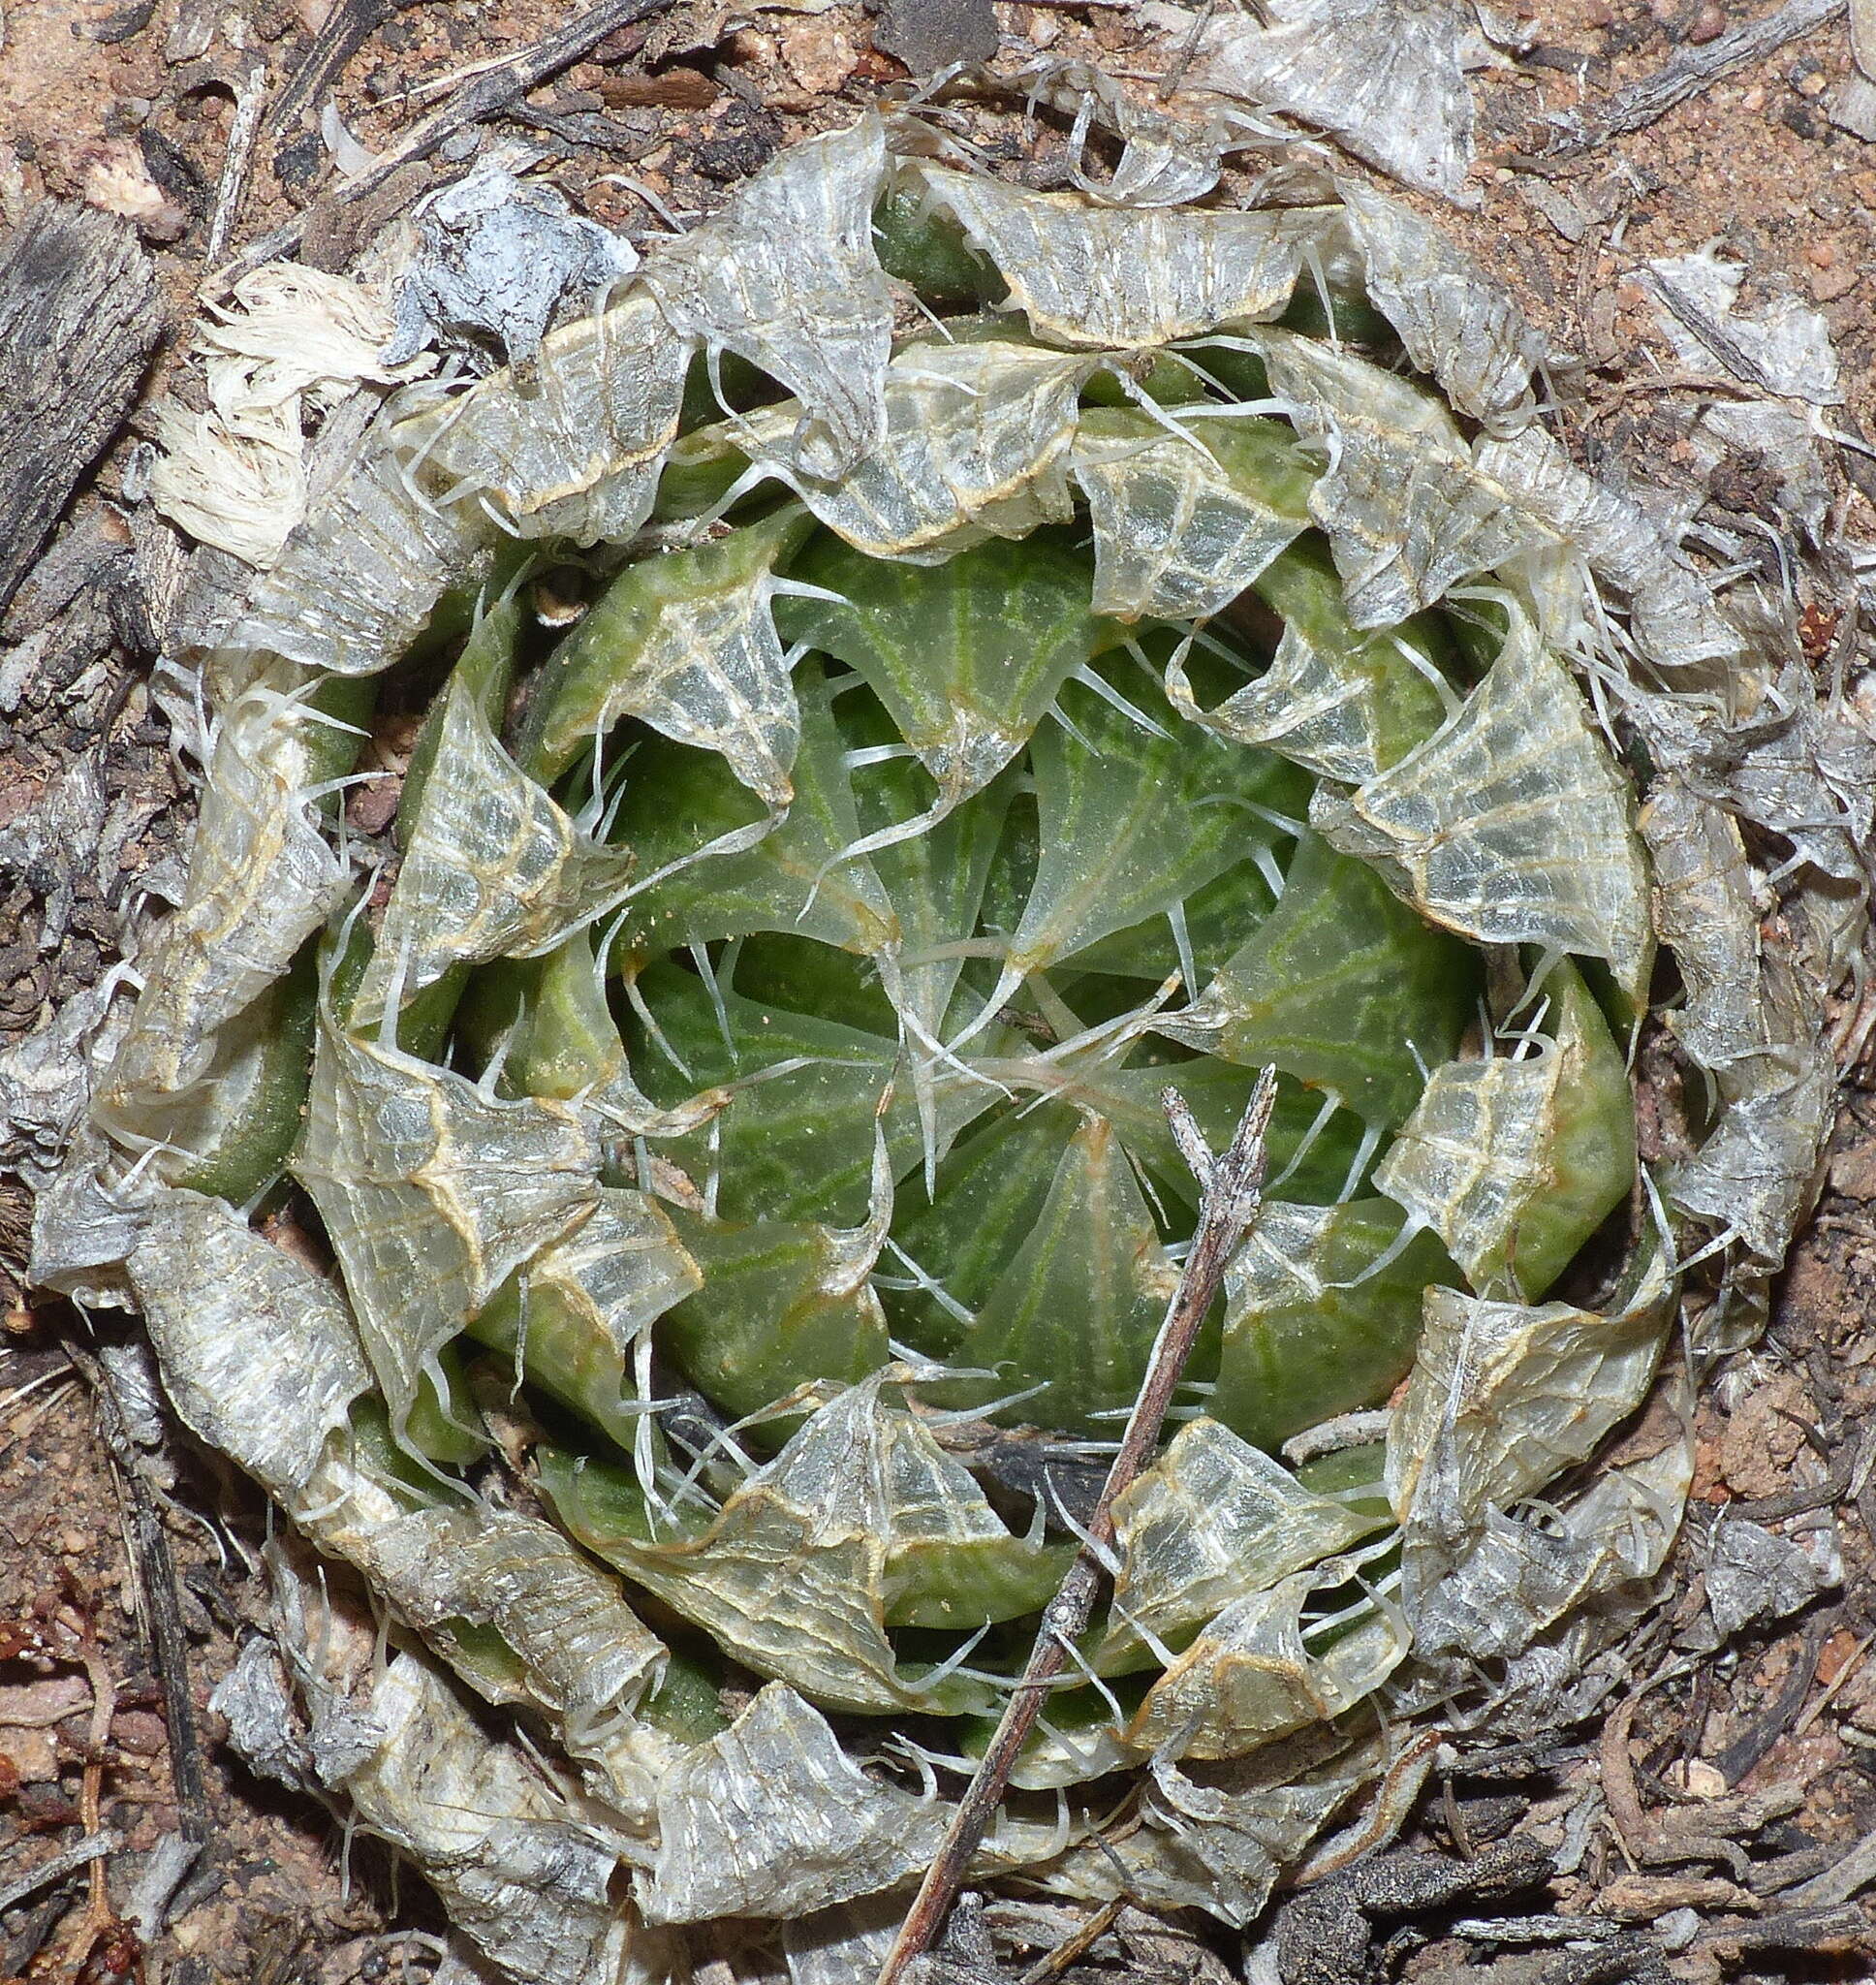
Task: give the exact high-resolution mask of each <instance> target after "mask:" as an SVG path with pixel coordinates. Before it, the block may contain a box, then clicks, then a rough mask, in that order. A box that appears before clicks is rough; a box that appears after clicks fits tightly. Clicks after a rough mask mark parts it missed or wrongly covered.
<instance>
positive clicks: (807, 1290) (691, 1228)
mask: <svg viewBox="0 0 1876 1985" xmlns="http://www.w3.org/2000/svg"><path fill="white" fill-rule="evenodd" d="M867 1127H868V1131H869V1134H870V1130H871V1123H870V1119H869V1120H868V1125H867ZM671 1219H672V1226H673V1227H675V1228H676V1230H677V1234H678V1238H679V1239H680V1240H681V1241H682V1243H683V1245H684V1247H685V1249H686V1251H687V1252H688V1253H689V1254H690V1256H691V1258H692V1259H693V1260H695V1261H696V1263H697V1264H698V1266H699V1268H700V1269H701V1270H702V1271H703V1275H704V1282H703V1286H702V1287H701V1288H700V1289H699V1290H698V1291H697V1293H696V1294H695V1295H693V1296H691V1297H689V1298H688V1299H687V1300H686V1301H684V1302H682V1303H679V1304H678V1305H677V1306H676V1307H675V1308H673V1309H672V1311H671V1313H670V1314H669V1315H668V1316H666V1317H665V1319H664V1321H663V1323H662V1324H661V1325H660V1326H659V1331H658V1340H659V1342H660V1344H661V1345H662V1346H663V1348H664V1349H665V1350H666V1351H667V1352H668V1353H669V1354H670V1356H671V1357H672V1358H673V1359H674V1360H675V1361H676V1363H677V1364H678V1365H679V1366H680V1367H681V1368H682V1369H683V1371H684V1373H685V1375H686V1376H687V1377H688V1378H689V1379H690V1380H691V1382H692V1383H693V1384H694V1385H696V1386H697V1387H698V1389H699V1390H700V1391H701V1392H703V1393H704V1394H706V1395H707V1396H708V1397H709V1398H710V1399H711V1400H713V1401H714V1402H716V1403H717V1404H718V1405H720V1406H722V1407H723V1408H724V1410H725V1411H726V1412H728V1413H730V1414H732V1415H733V1416H734V1417H735V1418H737V1419H740V1418H742V1416H743V1415H744V1414H746V1413H755V1412H760V1411H761V1410H762V1408H763V1407H765V1406H767V1405H772V1404H773V1403H774V1402H775V1401H777V1400H779V1399H781V1398H783V1397H784V1396H785V1395H786V1394H788V1393H790V1392H793V1391H794V1390H795V1388H796V1387H797V1386H798V1385H800V1384H801V1383H802V1382H803V1381H804V1380H807V1379H811V1378H824V1379H835V1380H839V1381H841V1382H843V1383H855V1382H857V1381H859V1380H860V1379H862V1378H868V1377H870V1376H871V1375H872V1374H873V1373H874V1372H876V1371H879V1370H880V1369H881V1368H882V1367H883V1366H884V1365H885V1364H886V1363H887V1361H888V1359H889V1358H890V1357H891V1351H890V1350H889V1348H888V1345H887V1341H886V1318H885V1316H884V1314H883V1313H882V1311H881V1309H880V1307H879V1299H878V1297H876V1296H875V1295H874V1294H873V1292H872V1290H871V1289H870V1288H868V1287H867V1286H866V1280H865V1275H866V1270H865V1269H864V1268H862V1269H861V1270H860V1276H859V1280H858V1282H856V1280H855V1278H854V1275H853V1272H852V1271H853V1263H852V1261H851V1250H850V1249H849V1248H848V1247H847V1245H845V1237H844V1236H843V1235H842V1234H840V1233H839V1232H837V1231H836V1230H833V1229H830V1228H828V1227H825V1226H814V1225H808V1224H804V1223H791V1222H789V1221H784V1220H757V1221H754V1222H753V1223H751V1224H749V1225H735V1224H732V1223H730V1222H728V1221H723V1220H713V1219H710V1218H708V1217H707V1216H705V1215H704V1214H701V1213H687V1212H686V1211H685V1210H684V1209H683V1208H681V1207H673V1208H672V1209H671ZM868 1266H870V1264H868Z"/></svg>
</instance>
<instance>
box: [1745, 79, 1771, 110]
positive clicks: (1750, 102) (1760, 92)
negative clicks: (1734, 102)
mask: <svg viewBox="0 0 1876 1985" xmlns="http://www.w3.org/2000/svg"><path fill="white" fill-rule="evenodd" d="M1739 108H1740V110H1764V109H1765V108H1766V86H1765V84H1764V83H1762V82H1755V83H1754V84H1753V85H1752V87H1751V88H1750V89H1749V90H1747V91H1746V93H1745V95H1744V96H1742V97H1741V98H1740V99H1739Z"/></svg>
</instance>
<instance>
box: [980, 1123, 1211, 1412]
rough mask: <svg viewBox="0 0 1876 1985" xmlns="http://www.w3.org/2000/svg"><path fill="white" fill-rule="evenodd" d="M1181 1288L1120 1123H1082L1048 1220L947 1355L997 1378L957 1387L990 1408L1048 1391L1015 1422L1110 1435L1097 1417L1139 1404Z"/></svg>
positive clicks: (1048, 1204)
mask: <svg viewBox="0 0 1876 1985" xmlns="http://www.w3.org/2000/svg"><path fill="white" fill-rule="evenodd" d="M1177 1283H1178V1272H1177V1270H1176V1269H1174V1267H1173V1264H1172V1262H1171V1261H1169V1260H1168V1259H1167V1255H1166V1251H1165V1249H1164V1248H1163V1247H1162V1246H1161V1245H1160V1237H1159V1230H1158V1228H1157V1227H1156V1226H1155V1225H1154V1224H1153V1217H1152V1214H1151V1213H1150V1212H1149V1211H1148V1210H1147V1205H1146V1201H1145V1198H1144V1196H1143V1195H1142V1194H1141V1189H1140V1185H1139V1183H1138V1182H1137V1181H1136V1180H1135V1178H1134V1174H1133V1168H1132V1166H1131V1165H1130V1164H1129V1163H1128V1161H1127V1155H1126V1152H1125V1151H1124V1150H1123V1149H1122V1148H1121V1143H1120V1140H1119V1138H1118V1137H1117V1136H1116V1135H1115V1134H1114V1128H1113V1125H1112V1124H1110V1123H1109V1122H1108V1121H1107V1120H1106V1119H1104V1118H1100V1117H1087V1118H1084V1119H1083V1120H1082V1122H1081V1124H1080V1125H1079V1128H1078V1129H1077V1130H1076V1132H1075V1134H1074V1136H1073V1137H1071V1138H1070V1139H1069V1142H1068V1148H1067V1150H1065V1151H1063V1153H1062V1156H1061V1161H1060V1163H1059V1165H1058V1166H1057V1168H1056V1173H1055V1177H1054V1180H1053V1181H1052V1182H1051V1183H1050V1185H1049V1188H1048V1194H1047V1199H1046V1200H1045V1202H1044V1205H1043V1209H1042V1213H1041V1216H1040V1217H1039V1218H1038V1220H1037V1221H1036V1223H1035V1226H1034V1228H1033V1229H1032V1231H1031V1232H1030V1233H1029V1235H1028V1237H1027V1238H1026V1239H1025V1240H1024V1242H1023V1244H1022V1245H1021V1247H1020V1248H1019V1249H1018V1250H1017V1252H1016V1258H1015V1259H1014V1260H1013V1261H1011V1262H1010V1263H1009V1266H1008V1267H1007V1268H1006V1269H1005V1270H1004V1272H1003V1273H1002V1275H1001V1276H998V1278H997V1282H996V1286H995V1288H994V1289H993V1290H992V1291H991V1292H990V1294H989V1296H988V1297H987V1299H986V1300H985V1303H984V1305H983V1307H982V1308H980V1309H979V1310H978V1312H977V1317H976V1320H975V1321H974V1322H973V1323H971V1324H970V1325H969V1326H968V1327H967V1328H966V1329H965V1330H964V1331H963V1332H962V1333H961V1334H960V1335H959V1337H958V1339H957V1342H956V1344H955V1347H954V1351H953V1353H952V1355H953V1358H954V1361H955V1362H956V1363H958V1364H961V1365H969V1366H984V1367H986V1368H989V1369H992V1370H994V1371H995V1373H996V1377H995V1379H994V1380H970V1381H958V1382H957V1383H956V1384H955V1385H954V1386H953V1387H952V1388H951V1390H952V1391H954V1392H960V1391H968V1395H969V1397H970V1399H971V1400H973V1401H985V1400H989V1399H993V1398H995V1397H998V1396H1001V1395H1003V1394H1006V1393H1010V1392H1014V1391H1016V1390H1017V1389H1019V1388H1022V1387H1026V1386H1032V1385H1042V1386H1044V1387H1046V1390H1045V1391H1044V1392H1043V1393H1042V1394H1041V1395H1040V1397H1038V1398H1036V1399H1034V1400H1029V1401H1025V1402H1022V1403H1021V1404H1020V1405H1017V1406H1014V1407H1012V1408H1011V1409H1010V1411H1011V1414H1012V1415H1013V1416H1014V1417H1016V1418H1018V1419H1020V1420H1023V1421H1026V1422H1032V1423H1034V1424H1037V1425H1042V1426H1047V1427H1053V1428H1057V1429H1060V1430H1061V1431H1063V1432H1065V1433H1081V1434H1088V1435H1090V1436H1092V1437H1095V1438H1103V1437H1107V1438H1112V1437H1115V1436H1116V1435H1117V1434H1118V1431H1119V1421H1118V1420H1116V1419H1113V1418H1099V1417H1097V1415H1100V1414H1102V1413H1104V1412H1106V1413H1110V1414H1111V1413H1114V1412H1116V1411H1117V1412H1120V1413H1123V1414H1124V1411H1125V1409H1126V1408H1127V1407H1129V1406H1131V1405H1132V1404H1133V1402H1134V1399H1135V1397H1136V1395H1137V1394H1138V1393H1139V1391H1140V1386H1141V1379H1142V1378H1143V1377H1144V1376H1145V1373H1146V1360H1147V1356H1148V1353H1149V1352H1150V1351H1151V1350H1152V1347H1153V1339H1154V1337H1155V1335H1156V1334H1157V1332H1158V1330H1159V1327H1160V1324H1161V1322H1162V1320H1163V1319H1164V1317H1165V1315H1166V1306H1167V1304H1168V1303H1169V1302H1170V1301H1171V1300H1172V1296H1173V1289H1174V1288H1175V1287H1176V1286H1177Z"/></svg>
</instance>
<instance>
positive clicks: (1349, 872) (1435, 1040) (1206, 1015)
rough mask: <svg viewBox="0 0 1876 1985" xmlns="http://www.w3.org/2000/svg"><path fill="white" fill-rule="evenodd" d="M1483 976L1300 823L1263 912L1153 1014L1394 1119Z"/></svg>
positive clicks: (1182, 1036) (1450, 1040)
mask: <svg viewBox="0 0 1876 1985" xmlns="http://www.w3.org/2000/svg"><path fill="white" fill-rule="evenodd" d="M1478 985H1479V966H1478V961H1477V959H1476V957H1475V955H1474V954H1473V953H1472V952H1470V951H1469V950H1468V949H1467V948H1466V947H1465V946H1464V945H1463V944H1460V943H1458V942H1457V941H1456V940H1455V939H1454V938H1452V937H1449V936H1448V935H1447V934H1446V933H1445V932H1444V931H1440V930H1435V929H1432V927H1431V926H1430V925H1427V924H1423V922H1422V921H1421V920H1420V918H1419V917H1417V916H1415V914H1414V913H1413V911H1412V910H1410V909H1408V908H1407V907H1406V905H1405V904H1403V903H1401V902H1400V901H1399V900H1398V898H1395V897H1394V896H1393V895H1392V894H1391V891H1390V890H1389V889H1388V888H1387V886H1386V885H1385V884H1384V883H1383V882H1382V881H1381V880H1380V878H1379V877H1378V876H1376V875H1375V874H1374V872H1373V871H1372V870H1371V869H1369V868H1367V867H1365V866H1363V865H1362V864H1361V863H1360V862H1355V861H1351V860H1349V859H1348V858H1347V857H1345V856H1341V855H1337V854H1336V853H1335V852H1334V851H1333V850H1332V849H1331V848H1329V846H1328V845H1327V844H1326V843H1324V842H1323V841H1321V840H1319V839H1318V838H1317V837H1316V836H1315V835H1304V836H1303V837H1302V839H1301V840H1300V841H1299V842H1298V847H1297V853H1296V855H1295V857H1294V859H1293V860H1292V862H1291V864H1290V872H1289V875H1288V877H1287V879H1286V881H1285V885H1284V892H1283V899H1282V901H1281V902H1279V903H1278V904H1277V906H1276V908H1275V909H1274V910H1273V911H1272V912H1271V913H1270V915H1269V917H1268V919H1267V920H1266V922H1265V923H1264V924H1263V925H1262V926H1261V927H1260V928H1259V929H1258V930H1257V931H1256V933H1255V934H1254V935H1253V936H1252V937H1251V938H1250V939H1249V940H1248V941H1247V942H1246V943H1245V945H1244V946H1243V948H1242V949H1241V950H1240V951H1239V952H1238V953H1237V954H1236V956H1235V957H1234V958H1233V959H1232V960H1231V961H1229V962H1228V963H1227V964H1226V965H1225V967H1224V969H1223V970H1222V971H1221V972H1220V973H1219V974H1218V976H1217V978H1216V979H1214V980H1213V981H1212V983H1211V985H1210V986H1209V987H1208V988H1207V989H1206V991H1205V993H1204V998H1203V999H1201V1000H1200V1001H1199V1002H1198V1004H1197V1005H1196V1006H1194V1007H1193V1008H1192V1009H1190V1010H1189V1011H1188V1012H1187V1013H1185V1014H1182V1015H1178V1016H1176V1017H1170V1018H1164V1019H1162V1020H1160V1021H1158V1022H1157V1023H1156V1024H1155V1025H1156V1030H1157V1031H1158V1032H1160V1033H1163V1034H1167V1035H1170V1036H1171V1037H1172V1038H1173V1040H1177V1041H1184V1042H1185V1043H1186V1044H1187V1045H1188V1046H1191V1047H1194V1048H1199V1049H1209V1050H1210V1051H1211V1052H1213V1053H1215V1054H1218V1055H1222V1056H1225V1057H1226V1059H1228V1060H1231V1061H1235V1062H1238V1063H1240V1064H1241V1065H1243V1066H1244V1067H1247V1068H1261V1067H1263V1066H1264V1065H1265V1064H1266V1062H1274V1063H1275V1064H1276V1066H1277V1067H1278V1068H1280V1069H1282V1070H1283V1071H1284V1072H1285V1073H1286V1074H1289V1075H1293V1076H1295V1077H1296V1078H1297V1079H1298V1081H1299V1082H1303V1083H1306V1084H1307V1085H1309V1087H1312V1088H1317V1089H1326V1090H1330V1091H1333V1092H1334V1093H1335V1094H1336V1095H1338V1096H1340V1097H1341V1099H1342V1101H1343V1102H1344V1103H1345V1104H1346V1105H1347V1106H1348V1107H1349V1108H1350V1109H1351V1110H1353V1111H1355V1112H1356V1114H1357V1115H1358V1116H1360V1117H1361V1118H1362V1119H1364V1120H1365V1121H1367V1122H1369V1123H1383V1124H1386V1123H1397V1122H1398V1121H1399V1120H1400V1119H1401V1118H1403V1117H1404V1116H1405V1115H1406V1113H1407V1112H1408V1111H1409V1110H1410V1109H1411V1108H1412V1107H1413V1105H1414V1101H1415V1099H1416V1098H1417V1097H1418V1096H1419V1094H1420V1090H1421V1080H1422V1078H1421V1068H1422V1067H1423V1066H1430V1065H1432V1064H1434V1063H1436V1062H1440V1061H1443V1060H1445V1058H1446V1057H1447V1056H1449V1055H1451V1054H1452V1052H1453V1049H1454V1045H1455V1044H1456V1043H1457V1041H1458V1038H1459V1035H1460V1033H1461V1031H1462V1030H1463V1029H1464V1027H1465V1024H1466V1023H1467V1021H1468V1020H1469V1019H1470V1017H1471V1014H1472V1009H1473V1003H1474V999H1475V997H1476V993H1477V990H1478ZM1417 1055H1418V1056H1419V1057H1420V1058H1419V1060H1418V1061H1417V1060H1416V1058H1415V1057H1416V1056H1417Z"/></svg>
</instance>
